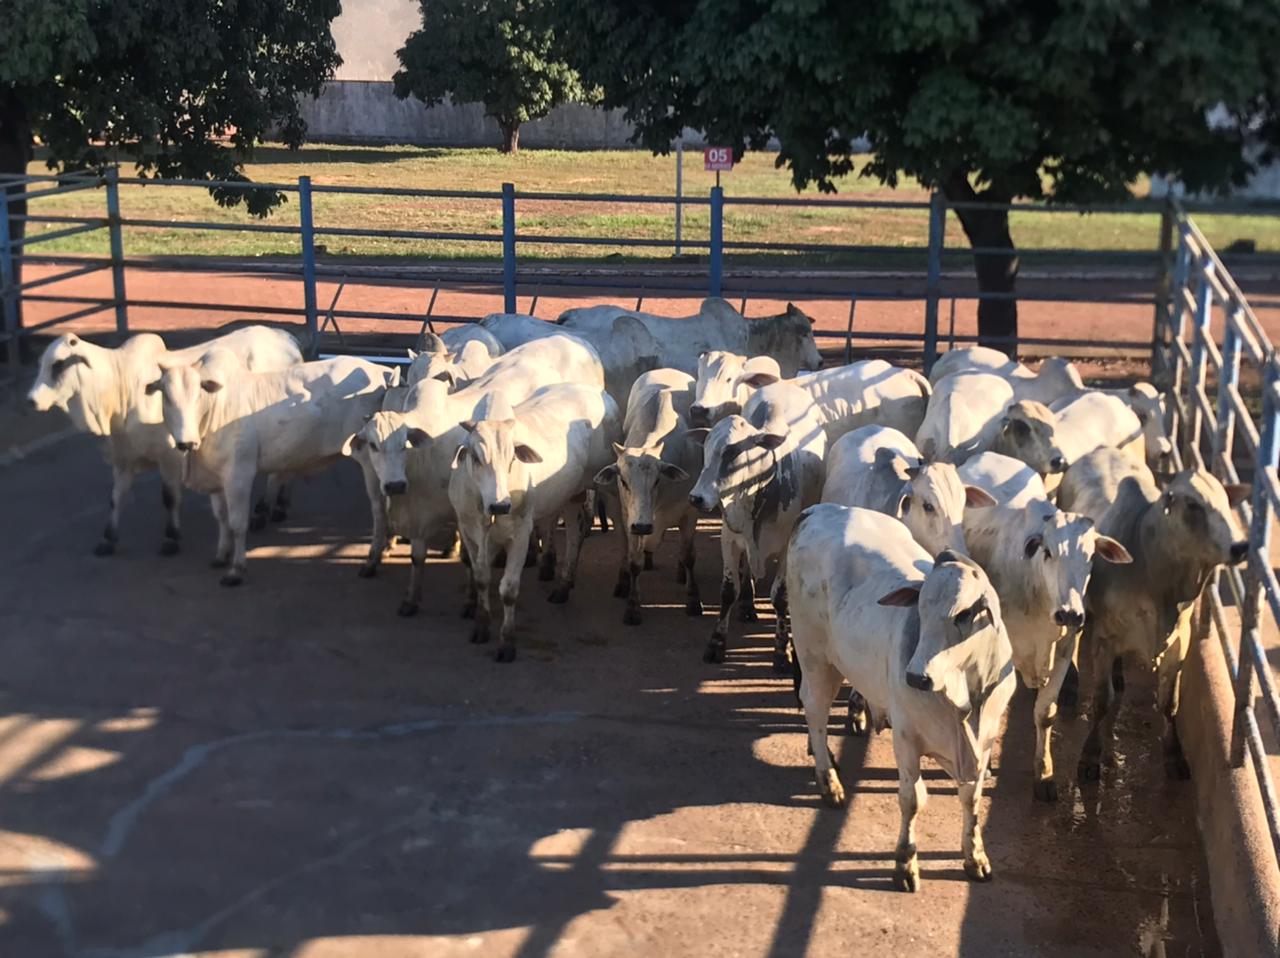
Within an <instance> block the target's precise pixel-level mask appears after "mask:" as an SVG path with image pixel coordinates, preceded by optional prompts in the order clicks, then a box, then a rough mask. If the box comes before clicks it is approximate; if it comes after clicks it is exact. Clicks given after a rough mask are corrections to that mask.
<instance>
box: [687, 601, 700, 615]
mask: <svg viewBox="0 0 1280 958" xmlns="http://www.w3.org/2000/svg"><path fill="white" fill-rule="evenodd" d="M684 614H685V615H690V616H700V615H702V603H701V602H700V601H699V600H698V599H690V600H689V601H688V602H686V603H685V604H684Z"/></svg>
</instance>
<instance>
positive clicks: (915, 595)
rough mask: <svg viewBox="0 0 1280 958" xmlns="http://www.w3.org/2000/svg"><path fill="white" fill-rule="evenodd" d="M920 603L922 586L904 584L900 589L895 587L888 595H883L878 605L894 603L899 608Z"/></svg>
mask: <svg viewBox="0 0 1280 958" xmlns="http://www.w3.org/2000/svg"><path fill="white" fill-rule="evenodd" d="M919 603H920V586H918V585H904V586H903V587H902V588H900V589H894V590H893V591H892V592H890V593H889V594H888V595H882V596H881V597H880V599H879V601H877V602H876V604H877V605H893V606H897V607H899V608H906V607H907V606H912V605H918V604H919Z"/></svg>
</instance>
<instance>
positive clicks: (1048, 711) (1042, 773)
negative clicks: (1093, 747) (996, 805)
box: [1032, 633, 1079, 802]
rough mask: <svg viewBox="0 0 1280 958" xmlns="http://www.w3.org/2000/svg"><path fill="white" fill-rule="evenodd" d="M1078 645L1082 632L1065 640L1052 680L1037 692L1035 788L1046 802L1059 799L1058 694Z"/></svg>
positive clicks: (1054, 665) (1050, 675)
mask: <svg viewBox="0 0 1280 958" xmlns="http://www.w3.org/2000/svg"><path fill="white" fill-rule="evenodd" d="M1078 644H1079V633H1076V634H1074V635H1072V636H1070V637H1069V638H1066V639H1063V640H1062V641H1061V644H1060V645H1059V646H1058V654H1057V657H1056V658H1055V659H1054V661H1053V671H1052V672H1050V673H1049V682H1048V684H1047V685H1045V687H1044V688H1042V689H1040V690H1039V691H1037V692H1036V709H1035V723H1036V754H1035V767H1034V772H1035V782H1034V784H1033V786H1032V790H1033V793H1034V794H1035V797H1036V798H1038V799H1040V800H1041V801H1045V802H1056V801H1057V800H1058V786H1057V783H1056V782H1054V780H1053V720H1054V719H1055V718H1056V717H1057V715H1058V696H1059V693H1061V691H1062V683H1063V682H1064V681H1065V680H1066V677H1067V672H1069V671H1070V670H1071V660H1072V659H1073V658H1075V654H1076V646H1077V645H1078Z"/></svg>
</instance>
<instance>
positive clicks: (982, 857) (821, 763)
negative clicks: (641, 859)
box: [786, 504, 1015, 891]
mask: <svg viewBox="0 0 1280 958" xmlns="http://www.w3.org/2000/svg"><path fill="white" fill-rule="evenodd" d="M786 576H787V593H788V595H789V596H790V605H791V619H792V627H793V630H794V635H795V637H794V642H795V653H796V663H797V665H798V666H799V669H800V673H801V679H800V700H801V703H802V704H803V706H804V712H805V722H806V724H807V725H808V728H809V747H810V751H811V752H812V754H813V761H814V766H815V769H816V773H817V779H818V788H819V791H820V792H821V793H822V798H823V800H824V801H825V802H826V803H827V804H828V805H834V806H839V805H843V804H844V802H845V793H844V787H843V785H842V784H841V782H840V776H839V773H838V771H837V769H836V768H835V762H834V761H833V759H832V756H831V752H830V750H829V749H828V747H827V721H828V715H829V713H830V710H831V701H832V699H833V698H834V697H835V694H836V690H837V689H838V688H839V687H840V680H841V677H844V678H846V679H848V680H849V683H850V684H851V685H852V686H853V687H854V688H856V689H858V690H859V691H860V692H862V694H863V695H864V696H865V697H866V701H867V703H868V706H869V708H870V712H871V716H872V720H873V722H874V724H875V728H876V729H877V730H879V729H882V728H884V727H886V726H889V727H891V728H892V729H893V752H894V756H895V757H896V759H897V763H898V801H899V804H900V806H901V810H902V826H901V829H900V831H899V834H898V847H897V853H896V855H895V858H896V861H897V864H896V867H895V869H894V884H895V885H896V886H897V887H898V888H899V889H901V890H903V891H916V890H917V889H918V888H919V887H920V866H919V863H918V859H917V854H916V834H915V821H916V816H917V814H919V812H920V810H921V809H922V808H923V807H924V804H925V801H926V799H927V798H928V791H927V789H926V786H925V782H924V779H923V778H922V777H921V774H920V760H921V758H923V757H924V756H926V755H927V756H929V757H931V758H933V759H934V760H936V761H937V762H938V763H939V764H940V765H941V766H942V767H943V769H944V770H946V772H947V773H948V774H949V775H950V776H951V777H952V778H953V779H955V782H956V785H957V788H958V790H959V793H960V808H961V812H962V815H963V819H964V824H963V831H962V832H961V846H962V850H963V854H964V870H965V874H967V875H968V876H969V877H970V878H972V879H973V880H974V881H987V880H989V879H990V878H991V862H990V860H989V859H988V857H987V854H986V850H985V848H984V847H983V841H982V831H981V828H980V826H979V823H978V807H979V805H980V804H981V801H982V788H983V783H984V781H985V779H986V775H987V768H988V766H989V763H990V760H991V749H992V746H993V745H994V743H995V741H996V738H997V737H998V736H999V734H1000V726H1001V720H1002V718H1003V716H1004V713H1005V711H1006V709H1007V708H1008V706H1009V699H1010V698H1011V697H1012V695H1013V690H1014V685H1015V680H1014V677H1013V669H1012V667H1011V663H1010V656H1011V652H1010V645H1009V636H1008V634H1007V633H1006V631H1005V627H1004V623H1003V621H1002V619H1001V614H1000V609H1001V604H1000V599H999V597H998V596H997V594H996V591H995V589H994V588H992V585H991V583H990V582H989V581H988V580H987V577H986V575H985V574H984V573H983V571H982V569H980V568H979V567H978V566H977V564H975V563H974V562H973V561H972V560H969V559H967V558H965V557H963V556H959V555H956V554H955V553H952V552H943V553H942V554H941V555H939V556H938V558H937V564H936V565H935V564H934V560H932V559H931V558H930V557H929V555H928V553H926V552H925V551H924V550H923V549H922V548H920V545H919V544H918V543H917V542H915V541H914V540H913V539H912V538H911V534H910V532H908V531H907V529H906V527H905V526H903V525H902V523H900V522H898V521H897V520H896V519H892V518H890V517H888V516H885V515H882V514H880V513H878V512H872V511H871V510H869V509H848V508H845V507H843V506H838V505H833V504H823V505H820V506H815V507H814V508H812V509H808V510H806V511H805V513H804V515H803V517H802V518H801V520H800V522H799V524H798V525H797V526H796V530H795V534H794V535H793V536H792V540H791V547H790V551H789V554H788V557H787V570H786Z"/></svg>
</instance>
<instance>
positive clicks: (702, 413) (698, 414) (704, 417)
mask: <svg viewBox="0 0 1280 958" xmlns="http://www.w3.org/2000/svg"><path fill="white" fill-rule="evenodd" d="M689 425H690V426H693V427H694V428H697V429H701V428H705V427H707V426H710V425H711V410H710V409H708V408H707V407H706V406H699V405H696V404H695V405H693V406H690V407H689Z"/></svg>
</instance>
